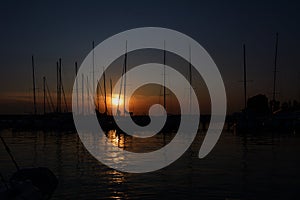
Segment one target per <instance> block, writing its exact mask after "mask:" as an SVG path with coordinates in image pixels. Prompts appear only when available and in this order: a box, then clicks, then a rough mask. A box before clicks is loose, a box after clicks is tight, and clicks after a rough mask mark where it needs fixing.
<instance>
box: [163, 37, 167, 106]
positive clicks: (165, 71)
mask: <svg viewBox="0 0 300 200" xmlns="http://www.w3.org/2000/svg"><path fill="white" fill-rule="evenodd" d="M163 76H164V88H163V89H164V108H165V110H166V109H167V105H166V41H165V40H164V74H163Z"/></svg>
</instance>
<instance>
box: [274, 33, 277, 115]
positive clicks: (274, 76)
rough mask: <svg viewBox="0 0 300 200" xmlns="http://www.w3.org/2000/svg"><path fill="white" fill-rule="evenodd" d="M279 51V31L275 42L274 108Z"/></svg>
mask: <svg viewBox="0 0 300 200" xmlns="http://www.w3.org/2000/svg"><path fill="white" fill-rule="evenodd" d="M277 52H278V33H276V43H275V59H274V79H273V109H274V104H275V100H276V76H277ZM273 111H274V110H273Z"/></svg>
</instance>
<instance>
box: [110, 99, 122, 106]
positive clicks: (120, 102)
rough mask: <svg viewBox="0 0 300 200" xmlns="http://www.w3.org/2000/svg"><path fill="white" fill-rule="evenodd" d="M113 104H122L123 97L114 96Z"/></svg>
mask: <svg viewBox="0 0 300 200" xmlns="http://www.w3.org/2000/svg"><path fill="white" fill-rule="evenodd" d="M111 102H112V105H114V106H117V105H119V106H120V105H122V103H123V101H122V99H119V98H118V97H113V98H112V101H111Z"/></svg>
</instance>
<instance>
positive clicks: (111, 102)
mask: <svg viewBox="0 0 300 200" xmlns="http://www.w3.org/2000/svg"><path fill="white" fill-rule="evenodd" d="M109 83H110V107H111V115H113V112H112V111H113V109H112V106H113V94H112V92H113V91H112V81H111V78H110V79H109Z"/></svg>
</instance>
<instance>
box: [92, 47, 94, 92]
mask: <svg viewBox="0 0 300 200" xmlns="http://www.w3.org/2000/svg"><path fill="white" fill-rule="evenodd" d="M92 47H93V92H95V52H94V49H95V42H94V41H93V44H92Z"/></svg>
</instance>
